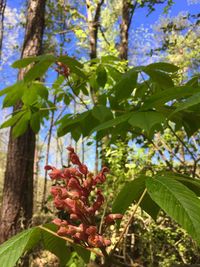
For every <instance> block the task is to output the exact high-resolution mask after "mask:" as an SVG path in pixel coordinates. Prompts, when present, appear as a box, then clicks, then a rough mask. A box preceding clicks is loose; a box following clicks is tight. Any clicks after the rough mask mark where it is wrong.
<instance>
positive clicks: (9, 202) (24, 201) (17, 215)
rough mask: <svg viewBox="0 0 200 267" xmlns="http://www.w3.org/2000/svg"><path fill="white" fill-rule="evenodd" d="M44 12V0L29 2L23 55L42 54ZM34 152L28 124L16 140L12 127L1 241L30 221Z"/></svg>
mask: <svg viewBox="0 0 200 267" xmlns="http://www.w3.org/2000/svg"><path fill="white" fill-rule="evenodd" d="M44 14H45V0H30V1H29V3H28V9H27V23H26V31H25V38H24V44H23V48H22V54H21V58H25V57H28V56H36V55H39V54H40V53H41V49H42V36H43V30H44ZM26 71H27V69H22V70H21V71H20V72H19V75H18V79H19V80H21V79H23V77H24V75H25V73H26ZM21 107H22V103H21V102H20V103H18V104H17V105H15V106H14V111H15V110H17V109H20V108H21ZM34 151H35V134H34V133H33V131H32V129H31V128H30V127H29V128H28V130H27V131H26V132H25V134H23V135H22V136H20V137H19V138H16V139H14V138H13V137H12V128H11V130H10V137H9V144H8V154H7V165H6V172H5V181H4V189H3V203H2V209H1V216H0V243H2V242H4V241H5V240H7V239H8V238H9V237H11V236H12V235H14V234H16V233H17V232H19V231H20V230H21V229H22V228H26V227H28V226H29V224H30V223H31V218H32V210H33V163H34Z"/></svg>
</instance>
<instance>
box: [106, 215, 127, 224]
mask: <svg viewBox="0 0 200 267" xmlns="http://www.w3.org/2000/svg"><path fill="white" fill-rule="evenodd" d="M122 217H123V215H122V214H109V215H107V216H106V217H105V219H104V222H105V223H106V224H113V223H114V222H115V220H119V219H122Z"/></svg>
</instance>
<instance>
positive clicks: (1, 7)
mask: <svg viewBox="0 0 200 267" xmlns="http://www.w3.org/2000/svg"><path fill="white" fill-rule="evenodd" d="M5 8H6V0H0V59H1V54H2V43H3V31H4V12H5Z"/></svg>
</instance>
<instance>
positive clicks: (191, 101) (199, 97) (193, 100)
mask: <svg viewBox="0 0 200 267" xmlns="http://www.w3.org/2000/svg"><path fill="white" fill-rule="evenodd" d="M199 103H200V93H197V94H194V95H193V96H191V97H189V98H187V99H186V100H185V101H184V102H183V103H181V104H179V105H178V107H177V108H176V109H175V110H174V112H172V114H171V115H170V116H172V115H174V114H175V113H177V112H179V111H182V110H185V109H188V108H190V107H192V106H194V105H197V104H199Z"/></svg>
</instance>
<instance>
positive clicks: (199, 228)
mask: <svg viewBox="0 0 200 267" xmlns="http://www.w3.org/2000/svg"><path fill="white" fill-rule="evenodd" d="M146 186H147V190H148V193H149V195H150V197H151V198H152V199H153V200H154V201H155V202H156V203H157V204H158V205H159V206H160V207H161V208H162V209H163V210H164V211H165V212H166V213H167V214H168V215H169V216H171V217H172V218H173V219H174V220H175V221H176V222H177V223H179V224H180V225H181V226H182V227H183V229H185V230H186V231H187V232H188V233H189V234H190V235H191V236H192V237H193V239H194V240H196V241H197V243H198V244H200V212H199V211H200V199H198V197H197V196H196V195H195V193H194V192H193V191H191V190H190V189H188V188H187V187H186V186H184V185H183V184H182V183H180V182H178V181H177V180H175V179H172V178H169V177H159V176H158V177H156V178H147V180H146Z"/></svg>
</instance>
